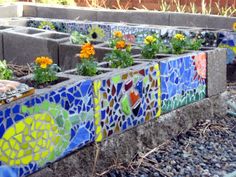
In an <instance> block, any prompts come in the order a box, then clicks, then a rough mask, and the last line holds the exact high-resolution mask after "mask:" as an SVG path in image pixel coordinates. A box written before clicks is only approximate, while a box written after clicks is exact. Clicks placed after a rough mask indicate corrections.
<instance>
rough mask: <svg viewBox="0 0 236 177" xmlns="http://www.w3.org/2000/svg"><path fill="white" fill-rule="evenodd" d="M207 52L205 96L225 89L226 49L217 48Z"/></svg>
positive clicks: (216, 93)
mask: <svg viewBox="0 0 236 177" xmlns="http://www.w3.org/2000/svg"><path fill="white" fill-rule="evenodd" d="M206 53H207V96H208V97H211V96H214V95H218V94H220V93H222V92H224V91H225V90H226V49H221V48H217V49H215V50H209V51H206Z"/></svg>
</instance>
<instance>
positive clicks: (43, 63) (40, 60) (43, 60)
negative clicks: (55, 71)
mask: <svg viewBox="0 0 236 177" xmlns="http://www.w3.org/2000/svg"><path fill="white" fill-rule="evenodd" d="M35 63H36V64H38V65H39V66H40V67H41V68H43V69H45V68H47V67H48V65H51V64H52V63H53V60H52V59H51V58H49V57H44V56H42V57H37V58H36V59H35Z"/></svg>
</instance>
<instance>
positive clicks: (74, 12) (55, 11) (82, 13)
mask: <svg viewBox="0 0 236 177" xmlns="http://www.w3.org/2000/svg"><path fill="white" fill-rule="evenodd" d="M31 9H32V7H31ZM24 14H27V12H25V13H24ZM37 16H38V17H43V18H58V19H79V20H97V11H95V10H90V9H79V10H78V9H74V8H64V7H60V8H58V7H43V6H38V7H37Z"/></svg>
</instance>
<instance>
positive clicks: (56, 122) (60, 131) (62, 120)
mask: <svg viewBox="0 0 236 177" xmlns="http://www.w3.org/2000/svg"><path fill="white" fill-rule="evenodd" d="M92 96H93V89H92V81H81V82H80V83H78V84H75V85H72V86H69V87H62V88H61V89H59V90H56V91H51V92H49V93H47V94H44V95H38V96H35V97H32V98H28V99H26V100H24V102H21V103H17V102H16V103H14V104H11V107H10V106H9V107H6V108H5V109H3V110H1V111H0V171H1V173H4V175H3V176H7V174H8V173H13V174H15V175H16V176H17V177H23V176H27V175H29V174H31V173H33V172H35V171H37V170H38V169H40V168H42V167H43V166H45V165H46V164H47V163H48V162H53V161H55V160H57V159H59V158H62V157H64V156H65V155H67V154H68V153H70V152H72V151H73V150H75V149H78V148H81V147H83V146H84V145H86V144H88V143H90V142H92V141H94V139H95V128H94V121H93V120H94V119H93V116H94V110H93V98H92Z"/></svg>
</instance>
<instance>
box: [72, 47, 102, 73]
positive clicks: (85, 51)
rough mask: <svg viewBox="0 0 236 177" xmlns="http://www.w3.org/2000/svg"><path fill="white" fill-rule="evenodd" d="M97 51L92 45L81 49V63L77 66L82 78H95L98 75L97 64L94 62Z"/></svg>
mask: <svg viewBox="0 0 236 177" xmlns="http://www.w3.org/2000/svg"><path fill="white" fill-rule="evenodd" d="M94 55H95V49H94V46H93V45H92V44H90V43H85V44H84V45H83V46H82V47H81V51H80V54H79V57H80V59H81V62H80V63H79V64H77V72H78V74H79V75H82V76H94V75H96V74H97V72H98V70H97V63H96V62H95V61H94Z"/></svg>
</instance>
